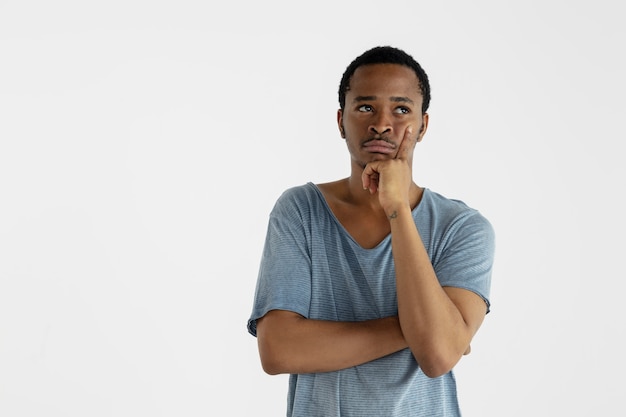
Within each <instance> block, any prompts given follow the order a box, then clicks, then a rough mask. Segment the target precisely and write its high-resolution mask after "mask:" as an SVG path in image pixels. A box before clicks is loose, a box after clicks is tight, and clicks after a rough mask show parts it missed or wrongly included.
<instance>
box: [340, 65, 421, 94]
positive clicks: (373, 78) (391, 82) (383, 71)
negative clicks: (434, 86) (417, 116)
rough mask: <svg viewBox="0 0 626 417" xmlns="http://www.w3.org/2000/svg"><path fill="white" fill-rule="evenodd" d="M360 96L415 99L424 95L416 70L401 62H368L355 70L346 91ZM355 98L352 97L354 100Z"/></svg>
mask: <svg viewBox="0 0 626 417" xmlns="http://www.w3.org/2000/svg"><path fill="white" fill-rule="evenodd" d="M346 93H347V94H350V95H354V94H356V95H357V96H359V97H371V98H373V97H376V98H381V97H379V96H380V95H381V94H382V95H384V96H385V97H386V98H391V97H393V98H394V100H398V99H399V98H401V97H405V98H409V99H412V100H415V99H416V97H418V96H419V97H420V98H421V96H422V93H421V88H420V82H419V79H418V78H417V75H416V74H415V72H414V71H413V70H412V69H411V68H409V67H406V66H404V65H399V64H368V65H363V66H361V67H359V68H357V69H356V71H354V74H353V75H352V77H351V79H350V83H349V85H348V89H347V91H346ZM353 99H354V98H352V100H353Z"/></svg>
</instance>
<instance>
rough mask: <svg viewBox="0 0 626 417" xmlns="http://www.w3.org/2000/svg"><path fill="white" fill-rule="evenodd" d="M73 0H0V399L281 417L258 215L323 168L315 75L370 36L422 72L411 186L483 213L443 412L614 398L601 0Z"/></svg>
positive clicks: (333, 133)
mask: <svg viewBox="0 0 626 417" xmlns="http://www.w3.org/2000/svg"><path fill="white" fill-rule="evenodd" d="M95 3H96V2H78V1H75V2H70V1H57V2H46V1H2V2H0V415H2V416H11V417H17V416H44V415H45V416H81V417H82V416H91V417H96V416H144V415H145V416H148V415H149V416H152V417H156V416H208V415H232V416H247V415H258V416H261V415H262V416H276V415H283V414H284V408H285V393H286V382H287V379H286V377H283V376H278V377H271V376H267V375H265V374H264V373H263V372H262V371H261V369H260V366H259V361H258V356H257V351H256V341H255V339H254V338H253V337H251V336H250V335H248V334H247V332H246V328H245V324H246V320H247V317H248V314H249V312H250V309H251V304H252V297H253V292H254V284H255V280H256V272H257V268H258V261H259V257H260V252H261V249H262V243H263V239H264V234H265V227H266V220H267V215H268V213H269V211H270V209H271V207H272V205H273V203H274V200H275V199H276V198H277V197H278V195H279V194H280V193H281V192H282V191H283V190H284V189H285V188H287V187H289V186H292V185H298V184H301V183H303V182H305V181H313V182H323V181H328V180H333V179H338V178H341V177H344V176H346V175H347V174H348V158H347V153H346V151H345V149H344V147H343V144H342V141H341V140H340V138H339V135H338V134H337V129H336V125H335V112H336V108H337V99H336V91H337V86H338V83H339V78H340V76H341V73H342V72H343V70H344V69H345V67H346V66H347V65H348V63H349V62H350V61H351V60H352V59H353V58H354V57H355V56H356V55H358V54H360V53H361V52H363V51H364V50H365V49H368V48H370V47H372V46H376V45H383V44H391V45H394V46H398V47H401V48H403V49H405V50H407V52H409V53H411V54H413V55H414V56H415V58H416V59H417V60H418V61H420V62H421V63H422V65H423V66H424V68H425V69H426V71H427V72H428V73H429V75H430V78H431V83H432V93H433V101H432V106H431V110H430V116H431V119H430V120H431V122H430V129H429V131H428V133H427V135H426V137H425V139H424V142H423V143H422V144H420V145H418V147H417V149H416V161H415V179H416V181H417V182H418V183H419V184H420V185H424V186H427V187H429V188H431V189H433V190H435V191H438V192H440V193H443V194H445V195H447V196H449V197H455V198H460V199H462V200H465V201H466V202H467V203H468V204H470V205H471V206H474V207H476V208H478V209H479V210H481V211H482V212H483V213H484V214H485V215H486V216H487V217H488V218H489V219H490V220H491V221H492V223H493V225H494V226H495V228H496V232H497V238H498V242H497V243H498V247H497V257H496V266H495V274H494V277H493V287H492V303H493V309H492V313H491V314H490V315H489V316H488V318H487V319H486V321H485V324H484V326H483V328H482V329H481V331H480V333H479V334H478V335H477V337H476V339H475V341H474V343H473V353H472V354H471V355H470V356H468V357H466V358H464V359H463V360H462V362H461V363H460V364H459V365H458V366H457V379H458V383H459V390H460V397H461V402H462V407H463V409H464V415H465V416H467V417H472V416H480V417H488V416H497V417H500V416H528V415H533V416H555V415H581V416H592V415H593V416H596V415H605V416H608V415H620V414H623V413H624V412H626V411H625V410H626V408H625V407H624V405H623V401H621V398H620V397H621V394H622V392H621V388H620V384H619V382H618V383H611V381H616V380H617V381H619V380H621V376H622V374H623V373H624V371H625V370H626V369H625V366H624V355H623V352H624V349H625V348H626V345H625V343H624V342H623V339H624V333H625V331H624V327H625V326H624V324H623V317H624V314H623V311H622V306H623V302H622V299H623V296H622V295H621V293H620V288H621V282H622V281H623V280H624V278H625V276H624V272H623V268H622V265H621V262H620V261H621V260H622V259H620V258H621V256H622V252H623V250H624V244H623V241H622V237H623V235H624V232H626V230H624V229H625V228H624V220H623V213H624V210H625V207H624V202H623V198H622V197H621V194H622V192H623V190H624V178H625V175H624V174H625V172H624V168H623V151H622V143H621V142H623V141H624V139H625V135H624V126H623V124H624V116H625V114H626V112H625V110H626V108H625V104H624V103H625V101H624V95H625V94H626V88H625V82H624V76H623V74H624V73H626V61H625V59H624V53H623V47H624V45H623V43H624V39H626V30H625V29H624V25H623V24H622V18H621V17H620V16H621V15H620V13H619V7H620V6H619V5H618V2H611V1H608V0H600V1H595V2H582V1H574V2H565V1H556V0H551V1H525V2H517V3H516V4H514V5H513V4H511V5H505V4H504V3H506V2H498V1H487V0H482V1H476V2H465V1H455V2H417V1H398V2H391V3H389V2H387V3H385V2H378V1H365V0H364V1H358V2H352V1H350V2H327V3H320V2H314V3H311V5H301V4H298V3H297V2H287V1H284V2H278V1H265V2H254V1H247V2H238V3H237V2H230V3H229V2H217V3H215V5H212V4H213V3H210V2H204V1H196V2H190V1H176V2H174V1H158V2H150V1H139V0H127V1H110V2H99V3H100V5H96V4H95ZM420 3H424V4H420ZM511 3H512V2H511ZM86 4H89V5H86ZM313 4H314V5H313ZM218 410H224V411H219V412H218Z"/></svg>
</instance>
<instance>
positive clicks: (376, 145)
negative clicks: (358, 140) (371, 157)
mask: <svg viewBox="0 0 626 417" xmlns="http://www.w3.org/2000/svg"><path fill="white" fill-rule="evenodd" d="M363 148H364V149H365V150H366V151H367V152H371V153H383V154H392V153H394V152H395V150H396V147H395V145H393V144H391V143H389V142H387V141H384V140H379V139H374V140H369V141H367V142H365V143H364V144H363Z"/></svg>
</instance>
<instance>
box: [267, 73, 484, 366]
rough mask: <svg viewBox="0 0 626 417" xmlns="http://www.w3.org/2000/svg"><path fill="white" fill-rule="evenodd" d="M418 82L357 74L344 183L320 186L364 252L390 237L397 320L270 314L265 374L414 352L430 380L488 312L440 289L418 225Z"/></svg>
mask: <svg viewBox="0 0 626 417" xmlns="http://www.w3.org/2000/svg"><path fill="white" fill-rule="evenodd" d="M421 104H422V96H421V93H420V89H419V81H418V79H417V76H416V75H415V73H414V72H413V71H412V70H411V69H410V68H408V67H404V66H401V65H396V64H373V65H366V66H362V67H359V68H358V69H357V70H356V71H355V73H354V75H353V77H352V79H351V81H350V88H349V90H348V92H347V94H346V106H345V108H344V109H343V110H341V109H340V110H339V111H338V113H337V123H338V126H339V130H340V133H341V135H342V137H343V138H344V139H345V140H346V145H347V147H348V151H349V154H350V158H351V159H350V160H351V174H350V176H349V177H348V178H345V179H342V180H339V181H335V182H331V183H326V184H319V185H318V187H319V188H320V190H321V191H322V193H323V194H324V197H325V198H326V201H327V202H328V204H329V206H330V208H331V210H332V211H333V213H334V214H335V216H336V217H337V219H338V220H339V221H340V222H341V224H342V225H343V226H344V227H345V229H346V230H347V231H348V233H350V235H351V236H352V237H353V238H354V239H355V241H356V242H358V243H359V244H360V245H361V246H362V247H364V248H373V247H375V246H376V245H378V244H379V243H380V242H381V241H382V240H383V239H384V238H385V237H386V236H388V235H389V234H391V242H392V251H393V258H394V263H395V266H396V288H397V295H398V315H397V316H393V317H386V318H382V319H376V320H368V321H363V322H334V321H324V320H312V319H306V318H304V317H302V316H300V315H299V314H296V313H293V312H289V311H283V310H272V311H270V312H268V313H267V314H266V315H265V316H264V317H262V318H261V319H259V320H258V321H257V340H258V344H259V353H260V356H261V363H262V365H263V368H264V369H265V371H266V372H268V373H270V374H278V373H296V374H297V373H310V372H327V371H336V370H339V369H344V368H347V367H351V366H356V365H360V364H363V363H366V362H369V361H372V360H375V359H378V358H380V357H383V356H386V355H388V354H390V353H393V352H396V351H399V350H402V349H405V348H407V347H408V348H409V349H410V350H411V352H412V353H413V356H414V357H415V359H416V360H417V362H418V363H419V364H420V367H421V368H422V370H423V371H424V373H425V374H426V375H428V376H430V377H436V376H440V375H443V374H445V373H447V372H449V371H450V370H451V369H452V368H453V367H454V365H455V364H456V363H457V362H458V361H459V360H460V358H461V357H462V355H463V354H467V353H469V349H470V342H471V340H472V337H473V336H474V335H475V333H476V331H478V329H479V327H480V325H481V324H482V321H483V318H484V316H485V313H486V305H485V303H484V301H483V300H482V299H481V298H480V297H479V296H478V295H476V294H474V293H473V292H471V291H467V290H463V289H459V288H452V287H441V285H440V284H439V281H438V280H437V276H436V274H435V271H434V270H433V268H432V265H431V263H430V259H429V257H428V254H427V252H426V249H425V248H424V245H423V243H422V240H421V237H420V235H419V231H418V230H417V228H416V226H415V222H414V220H413V217H412V209H413V208H415V207H416V206H417V205H418V204H419V201H420V199H421V197H422V193H423V188H421V187H419V186H418V185H417V184H416V183H415V182H414V181H413V179H412V163H413V152H414V149H415V145H416V144H417V143H418V142H419V141H421V140H422V138H423V136H424V134H425V133H426V129H427V127H428V115H427V114H425V113H422V112H421Z"/></svg>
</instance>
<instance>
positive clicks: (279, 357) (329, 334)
mask: <svg viewBox="0 0 626 417" xmlns="http://www.w3.org/2000/svg"><path fill="white" fill-rule="evenodd" d="M257 338H258V343H259V353H260V355H261V363H262V364H263V369H264V370H265V371H266V372H267V373H269V374H283V373H288V374H302V373H315V372H329V371H337V370H340V369H345V368H349V367H352V366H356V365H360V364H363V363H366V362H370V361H372V360H375V359H378V358H381V357H383V356H386V355H389V354H391V353H394V352H397V351H399V350H402V349H404V348H406V347H407V343H406V341H405V340H404V337H403V335H402V331H401V329H400V324H399V321H398V317H396V316H394V317H387V318H382V319H376V320H368V321H362V322H336V321H325V320H311V319H306V318H304V317H302V316H300V315H298V314H296V313H293V312H289V311H281V310H273V311H270V312H269V313H267V314H266V315H265V316H264V317H263V318H261V319H259V320H258V322H257Z"/></svg>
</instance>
